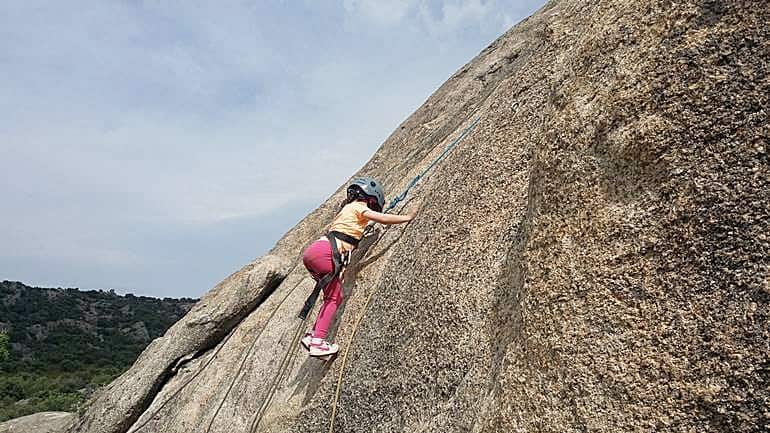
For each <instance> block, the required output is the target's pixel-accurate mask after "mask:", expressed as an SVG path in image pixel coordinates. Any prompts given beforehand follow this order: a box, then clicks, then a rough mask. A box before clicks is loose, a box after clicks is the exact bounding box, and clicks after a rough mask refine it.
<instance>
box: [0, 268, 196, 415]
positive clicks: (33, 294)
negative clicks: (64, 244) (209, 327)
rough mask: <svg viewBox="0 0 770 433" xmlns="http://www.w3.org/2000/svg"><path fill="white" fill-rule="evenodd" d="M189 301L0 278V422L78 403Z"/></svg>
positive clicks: (188, 305)
mask: <svg viewBox="0 0 770 433" xmlns="http://www.w3.org/2000/svg"><path fill="white" fill-rule="evenodd" d="M195 301H196V300H194V299H188V298H184V299H171V298H164V299H157V298H150V297H145V296H134V295H131V294H128V295H126V296H120V295H117V294H115V292H114V291H102V290H90V291H80V290H77V289H45V288H36V287H29V286H26V285H24V284H22V283H18V282H10V281H3V282H2V283H0V422H2V421H5V420H8V419H11V418H16V417H19V416H24V415H28V414H32V413H35V412H40V411H76V410H77V409H78V407H79V406H80V405H82V403H83V402H84V401H85V399H87V398H88V397H89V396H90V395H91V394H92V393H93V392H94V391H95V390H96V389H98V388H99V387H100V386H104V385H106V384H108V383H110V382H111V381H112V380H113V379H115V378H116V377H117V376H119V375H120V374H121V373H122V372H124V371H125V370H126V369H128V368H129V367H130V366H131V364H133V362H134V361H135V360H136V357H137V356H138V355H139V353H141V351H142V350H144V348H145V347H146V346H147V344H149V343H150V341H152V340H153V339H154V338H157V337H159V336H161V335H163V333H165V332H166V330H167V329H168V328H169V327H170V326H171V325H172V324H174V322H176V321H177V320H179V318H181V317H182V316H183V315H184V314H185V313H186V312H187V311H188V310H189V309H190V308H191V307H192V305H193V304H194V303H195Z"/></svg>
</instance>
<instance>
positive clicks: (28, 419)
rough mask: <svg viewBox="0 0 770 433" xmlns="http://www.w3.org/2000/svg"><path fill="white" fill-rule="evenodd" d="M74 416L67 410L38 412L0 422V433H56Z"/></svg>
mask: <svg viewBox="0 0 770 433" xmlns="http://www.w3.org/2000/svg"><path fill="white" fill-rule="evenodd" d="M74 417H75V415H74V414H71V413H69V412H39V413H36V414H33V415H27V416H22V417H19V418H15V419H12V420H10V421H6V422H4V423H0V433H56V432H60V431H62V430H63V429H64V428H66V427H67V425H68V424H69V423H70V422H71V421H72V420H73V418H74Z"/></svg>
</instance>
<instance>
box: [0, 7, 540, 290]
mask: <svg viewBox="0 0 770 433" xmlns="http://www.w3.org/2000/svg"><path fill="white" fill-rule="evenodd" d="M544 2H545V0H521V1H514V0H507V1H503V0H498V1H494V0H489V1H481V0H467V1H450V0H446V1H441V0H388V1H382V0H344V1H331V0H329V1H316V0H314V1H310V0H307V1H302V0H296V1H277V0H276V1H273V0H262V1H252V0H239V1H230V0H217V1H213V0H212V1H206V2H203V1H189V0H185V1H181V0H180V1H172V0H169V1H149V0H148V1H119V0H109V1H105V0H94V1H85V0H72V1H67V2H61V1H54V0H50V1H36V0H7V1H3V2H0V71H2V72H0V164H1V169H0V245H2V247H1V248H0V280H12V281H22V282H24V283H26V284H28V285H34V286H40V287H77V288H81V289H105V290H107V289H114V290H115V291H116V292H118V293H134V294H137V295H146V296H155V297H183V296H184V297H199V296H201V295H202V294H203V293H205V292H206V291H208V290H209V289H210V288H212V287H213V286H214V285H216V284H217V283H218V282H219V281H221V280H222V279H223V278H224V277H226V276H227V275H229V274H230V273H232V272H234V271H236V270H238V269H239V268H240V267H242V266H243V265H244V264H246V263H248V262H249V261H250V260H253V259H254V258H256V257H258V256H260V255H262V254H264V253H265V252H266V251H267V250H269V249H270V248H271V247H272V246H273V244H274V243H275V241H277V240H278V239H279V238H280V237H281V236H282V235H283V234H284V233H285V232H286V231H287V230H289V229H290V228H291V227H293V226H294V225H295V224H296V223H297V222H299V221H300V219H302V217H304V216H305V215H306V214H307V213H308V212H310V211H312V210H313V209H315V208H316V207H317V206H318V205H320V204H321V203H322V202H323V201H324V200H325V199H326V198H327V197H328V196H329V195H331V194H332V193H333V192H334V191H335V190H336V189H337V188H338V187H339V186H340V185H341V184H342V183H343V182H345V181H346V180H347V179H348V178H349V177H350V176H351V175H352V174H353V173H354V172H355V171H356V170H358V169H359V168H360V167H361V166H362V165H363V164H364V163H365V162H366V161H367V160H368V159H369V158H370V157H371V156H372V154H373V153H374V152H375V151H376V150H377V148H378V147H379V146H380V144H381V143H382V142H383V141H384V140H385V138H386V137H387V136H388V135H389V134H390V133H391V132H392V131H393V130H394V129H395V128H396V127H397V126H398V124H399V123H400V122H401V121H403V120H404V119H406V118H407V117H408V116H409V115H410V114H411V113H412V112H413V111H414V110H415V109H417V107H419V106H420V104H422V102H423V101H425V99H427V97H428V96H429V95H430V94H431V93H433V91H435V90H436V89H437V88H438V87H439V86H440V85H441V84H442V83H443V82H444V81H445V80H446V79H448V78H449V77H450V76H451V75H452V74H453V73H454V72H455V71H456V70H457V69H459V68H460V67H461V66H462V65H464V64H465V63H467V62H468V61H470V60H471V59H472V58H473V57H474V56H475V55H477V54H478V53H479V52H480V51H481V50H482V49H483V48H484V47H486V46H487V45H489V44H490V43H491V42H492V41H493V40H495V39H496V38H497V37H499V36H500V35H501V34H502V33H503V32H504V31H506V30H508V29H509V28H510V27H512V26H513V25H514V24H516V23H517V22H519V21H520V20H522V19H523V18H525V17H527V16H529V15H531V14H532V13H533V12H534V11H536V10H537V9H538V8H539V7H541V6H542V4H543V3H544ZM297 254H300V252H298V253H297Z"/></svg>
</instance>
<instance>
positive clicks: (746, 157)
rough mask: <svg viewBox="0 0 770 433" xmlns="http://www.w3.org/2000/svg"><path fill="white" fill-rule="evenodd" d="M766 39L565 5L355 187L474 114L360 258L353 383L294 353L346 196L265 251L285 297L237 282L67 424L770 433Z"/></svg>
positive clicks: (458, 77)
mask: <svg viewBox="0 0 770 433" xmlns="http://www.w3.org/2000/svg"><path fill="white" fill-rule="evenodd" d="M769 22H770V8H768V7H767V4H766V2H765V1H764V0H763V1H760V0H756V1H748V0H734V1H730V2H720V1H713V0H690V1H673V0H667V1H662V0H661V1H652V0H648V1H631V0H604V1H598V2H585V1H578V0H561V1H552V2H549V3H548V4H547V5H546V6H545V7H544V8H543V9H542V10H540V11H539V12H538V13H537V14H536V15H534V16H533V17H531V18H529V19H527V20H525V21H524V22H522V23H520V24H519V25H517V26H516V27H514V28H513V29H511V30H510V31H508V32H507V33H506V34H504V35H503V36H502V37H501V38H500V39H498V40H497V41H495V42H494V43H493V44H492V45H491V46H489V47H488V48H486V49H485V50H484V51H482V52H481V53H480V54H479V56H478V57H476V58H475V59H474V60H473V61H471V62H470V63H469V64H467V65H466V66H464V67H463V68H461V69H460V70H459V71H458V72H457V73H456V74H455V75H453V76H452V77H451V78H450V79H449V80H448V81H447V82H446V83H445V84H444V85H443V86H442V87H441V88H440V89H438V90H437V91H436V93H435V94H434V95H432V96H431V97H430V98H429V99H428V100H427V101H426V102H425V104H424V105H423V106H422V107H420V108H419V109H418V110H417V111H416V112H415V113H414V114H413V115H412V116H410V117H409V118H408V119H407V120H406V121H405V122H404V123H403V124H401V125H400V126H399V127H398V129H396V131H395V132H394V133H393V134H392V135H391V136H390V137H389V138H388V139H387V140H386V141H385V143H384V144H383V145H382V147H381V148H380V150H378V152H377V153H376V154H375V155H374V156H373V157H372V159H371V160H370V161H369V162H368V163H367V164H366V165H365V166H364V167H363V168H362V170H361V173H365V174H368V175H373V176H375V177H377V178H379V179H381V180H382V181H383V183H385V185H386V186H387V187H388V192H389V194H390V195H393V194H394V193H396V192H398V191H400V189H401V188H403V187H404V186H405V184H406V183H407V182H408V181H409V180H410V179H411V178H412V177H413V176H414V175H416V174H417V173H419V171H420V170H421V169H423V168H424V167H425V166H426V165H427V164H428V163H429V162H430V161H431V160H432V159H433V158H434V157H435V156H436V155H437V154H438V153H440V152H441V150H442V149H443V146H444V145H445V144H446V143H447V142H448V140H451V139H452V138H454V137H456V136H457V135H458V134H459V132H460V130H462V128H464V127H465V126H466V125H468V124H469V123H470V122H471V121H472V119H474V118H476V117H477V116H480V117H481V122H480V123H479V125H478V126H477V127H476V129H475V130H474V131H473V132H472V134H471V135H470V136H469V137H468V138H467V139H466V140H465V141H463V142H462V143H461V144H460V145H459V146H458V147H457V148H456V149H455V150H454V151H453V152H452V153H451V154H449V156H448V157H447V159H446V160H445V161H444V162H443V163H442V164H441V165H439V166H438V167H437V168H436V169H435V170H434V171H433V172H432V173H431V175H430V176H429V177H427V178H425V179H424V180H423V181H422V182H421V183H420V184H419V186H418V187H417V188H416V189H415V190H413V191H412V192H411V194H410V197H411V200H410V201H409V202H408V203H407V204H406V209H409V208H412V207H417V206H419V207H420V209H421V213H420V216H419V217H418V218H417V219H416V220H415V221H413V222H412V223H411V224H409V225H407V226H393V227H390V228H388V229H383V228H380V229H379V230H378V232H376V233H374V234H373V235H372V236H370V237H369V238H367V240H366V241H365V242H364V243H363V245H362V248H360V249H359V250H358V252H357V254H356V256H355V263H354V264H353V266H352V267H351V268H350V269H349V271H348V274H347V277H346V281H345V294H346V298H347V302H346V305H345V307H344V308H343V309H342V310H341V311H340V312H339V313H338V321H337V327H336V330H335V332H334V337H335V339H336V341H337V342H338V343H339V344H340V345H341V346H342V347H343V350H346V349H347V348H349V354H348V356H347V359H346V361H347V364H346V365H345V366H344V367H345V368H344V371H343V370H342V369H343V364H344V363H343V359H342V358H341V357H340V358H337V359H336V360H334V361H332V362H328V363H324V362H322V361H319V360H316V359H310V358H308V357H307V356H306V354H305V353H304V351H303V350H302V349H301V348H300V347H299V346H296V345H294V346H293V345H291V342H292V337H293V334H294V331H295V329H297V324H298V322H297V319H296V318H295V316H296V313H297V312H298V310H299V309H300V306H301V304H302V302H303V300H304V298H305V296H306V295H307V293H308V292H309V290H310V288H311V286H312V282H311V280H310V279H309V277H308V275H307V273H306V272H305V271H304V269H303V268H302V266H301V262H300V261H299V257H300V253H301V251H302V248H303V247H304V246H305V245H307V244H308V243H309V242H311V241H312V240H313V239H315V238H317V237H318V236H319V234H320V233H322V232H323V230H324V228H325V225H326V224H327V223H328V222H329V221H330V220H331V218H332V217H333V215H334V212H335V210H336V208H337V204H338V203H339V200H340V199H341V197H342V194H343V189H342V188H341V189H340V190H339V191H337V192H336V193H335V194H334V195H332V196H331V197H330V198H329V200H328V201H327V202H326V203H324V204H323V205H321V206H320V207H319V208H318V209H317V210H316V211H314V212H312V213H311V214H310V215H308V216H307V217H306V218H305V219H304V220H303V221H302V222H301V223H300V224H298V225H297V226H296V227H295V228H294V229H292V230H291V231H290V232H289V233H287V234H286V235H285V236H284V237H283V238H282V239H281V240H280V241H279V242H278V243H277V245H276V246H275V247H274V249H273V250H272V251H271V252H270V255H269V256H267V257H272V258H277V257H282V258H284V259H283V262H286V263H283V262H282V264H281V265H275V266H272V267H270V269H272V270H273V272H274V273H273V274H274V275H276V277H275V278H276V280H275V281H278V280H277V279H278V278H279V276H283V275H284V274H285V273H287V271H288V270H289V269H291V270H290V271H289V272H288V276H286V277H285V278H284V279H283V280H282V282H281V283H280V285H278V287H277V289H275V290H274V291H272V290H268V289H260V288H262V287H268V286H270V285H271V284H270V282H269V281H272V280H271V278H268V274H269V273H268V272H266V271H265V269H267V268H266V266H267V265H266V264H265V263H264V261H265V260H266V259H261V261H260V262H258V263H257V264H252V265H249V266H247V267H246V268H244V269H242V270H241V271H239V272H237V273H235V274H233V275H232V276H231V277H229V278H228V280H226V281H225V282H223V283H222V284H220V285H219V286H217V287H216V288H215V289H214V291H212V292H211V293H210V294H209V295H207V297H206V298H204V299H203V300H202V301H201V303H200V304H199V305H198V306H196V308H194V309H193V311H192V312H191V313H190V314H188V316H187V317H186V318H185V319H183V320H182V321H181V322H180V323H178V324H177V325H175V326H174V328H172V329H171V330H170V331H169V333H168V334H167V336H166V337H164V338H163V339H162V340H160V341H156V342H154V343H153V344H152V345H151V346H150V347H149V348H148V349H147V351H146V352H145V353H144V354H143V355H142V356H141V357H140V359H139V360H138V361H137V363H136V365H134V367H133V368H132V369H131V370H130V371H129V372H127V373H126V374H125V375H124V376H122V377H121V378H119V379H118V380H117V381H116V382H115V383H113V384H112V385H110V387H109V388H108V389H106V390H105V392H104V393H103V394H102V395H101V396H100V397H99V398H98V399H96V400H95V401H93V402H92V404H91V406H90V407H89V408H88V410H87V411H86V413H85V415H84V416H82V417H81V418H80V419H79V420H78V422H77V423H75V424H73V425H72V426H71V428H70V429H69V431H70V432H84V433H85V432H89V433H123V432H126V431H130V432H146V433H149V432H164V433H172V432H179V433H182V432H217V433H219V432H228V433H230V432H251V431H261V432H325V431H328V430H329V424H330V418H331V417H332V411H333V408H336V416H335V419H334V425H333V427H334V431H338V432H391V431H404V432H436V433H438V432H442V433H446V432H468V431H471V432H527V431H532V432H534V431H558V432H583V431H593V432H617V431H650V432H651V431H672V432H700V431H737V432H752V431H763V430H767V429H770V408H768V404H769V403H770V391H768V389H770V388H769V387H770V362H769V361H768V353H770V330H769V329H768V313H769V308H770V306H769V304H770V274H768V265H769V263H768V261H769V259H768V257H770V239H768V233H770V210H769V209H768V208H769V207H770V158H769V157H768V152H769V151H770V143H768V136H769V135H770V129H769V126H768V125H769V122H768V106H770V104H769V103H770V100H769V97H768V95H770V80H769V79H768V65H769V64H770V37H769V36H770V35H769V34H768V33H769V32H770V30H769V26H768V23H769ZM292 264H293V265H296V264H299V266H296V267H293V268H292V267H291V266H292ZM254 272H257V273H258V275H259V277H258V278H252V280H249V275H254ZM273 274H270V275H273ZM249 281H252V282H251V283H249ZM244 282H246V283H247V284H246V286H248V287H251V292H250V293H251V296H244V295H243V293H242V292H239V291H238V290H237V288H238V287H241V286H242V284H243V283H244ZM266 292H271V293H272V294H271V295H270V296H269V297H266ZM254 299H259V301H254ZM215 300H216V301H217V302H214V301H215ZM219 302H222V303H226V304H227V305H228V306H229V307H228V308H231V309H236V308H237V307H238V306H241V305H242V304H243V307H242V308H240V309H239V310H238V314H226V315H223V314H221V311H222V309H221V306H220V305H219ZM247 303H248V304H249V306H246V304H247ZM252 307H255V308H252ZM228 311H230V310H228ZM230 330H231V331H230ZM228 331H229V332H228ZM190 354H193V356H192V358H191V359H190V360H189V361H188V362H186V363H183V364H182V365H181V366H179V367H178V368H173V366H174V365H175V363H176V362H177V360H179V359H180V358H182V357H184V356H185V355H190ZM341 372H342V375H340V374H341ZM340 378H341V381H340V383H341V388H340V393H339V400H338V404H336V406H335V405H334V402H335V397H336V396H337V383H338V380H340Z"/></svg>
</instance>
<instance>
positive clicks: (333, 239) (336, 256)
mask: <svg viewBox="0 0 770 433" xmlns="http://www.w3.org/2000/svg"><path fill="white" fill-rule="evenodd" d="M326 239H328V240H329V245H331V248H332V263H333V265H334V266H333V268H332V271H331V272H329V273H328V274H326V275H324V276H323V277H322V278H320V279H319V280H318V281H317V282H316V285H315V287H314V288H313V291H312V292H311V293H310V296H308V297H307V300H306V301H305V305H304V306H303V307H302V310H300V312H299V315H298V316H297V317H299V318H300V319H302V320H305V319H307V315H308V314H309V313H310V310H312V309H313V305H315V301H316V300H317V299H318V295H319V294H320V293H321V290H323V289H325V288H326V286H328V285H329V283H331V282H332V281H333V280H334V279H335V278H337V277H338V276H339V275H340V272H342V268H343V267H345V266H346V265H347V264H348V263H349V262H350V252H347V253H343V254H340V252H339V250H338V249H337V239H339V240H341V241H343V242H347V243H349V244H350V245H353V246H358V242H359V239H356V238H354V237H353V236H350V235H348V234H346V233H341V232H337V231H331V232H329V233H327V234H326Z"/></svg>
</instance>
